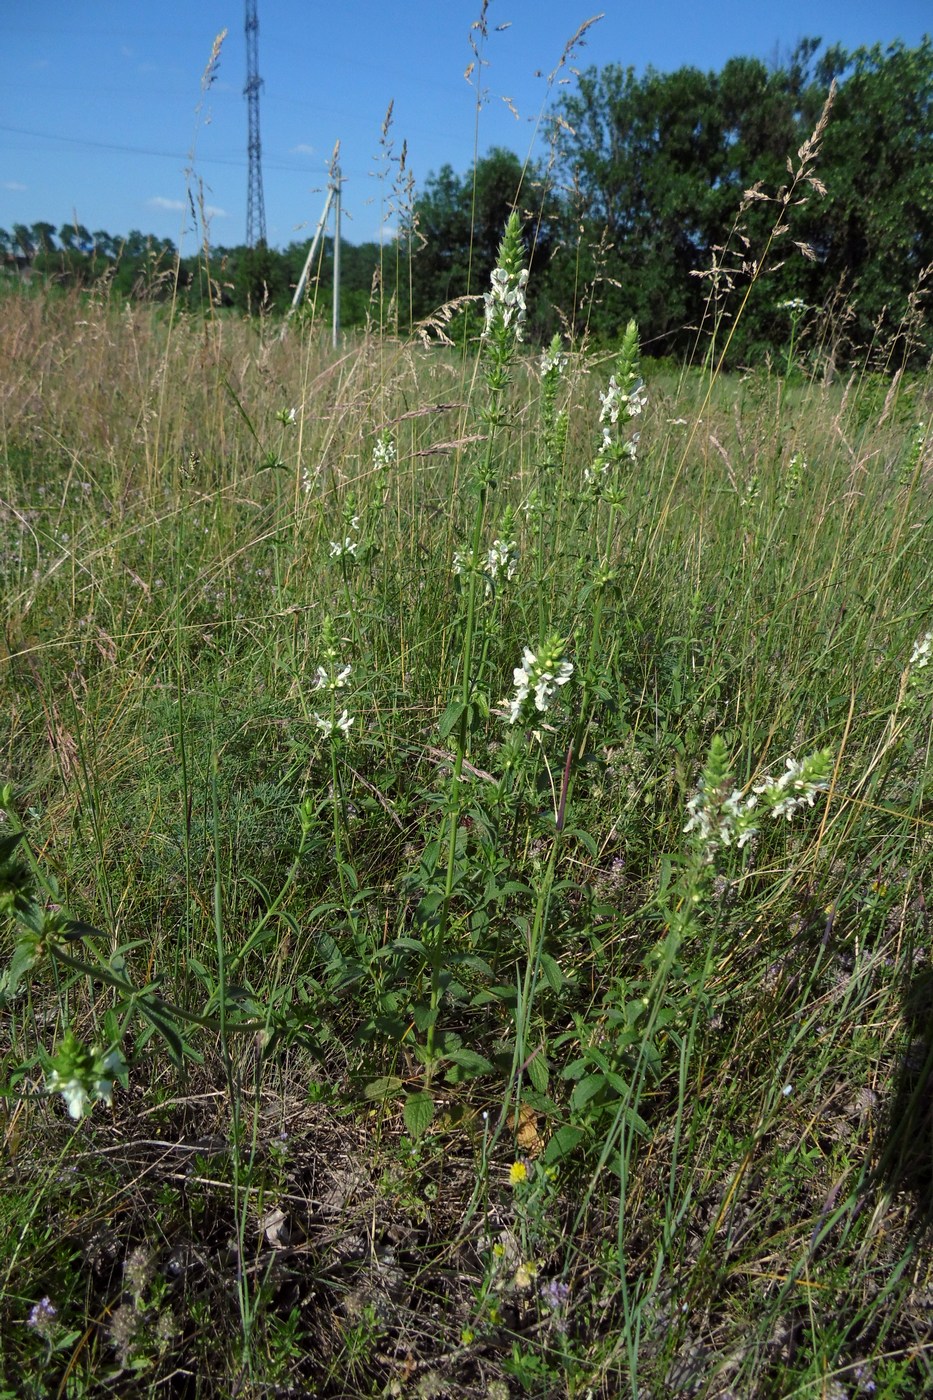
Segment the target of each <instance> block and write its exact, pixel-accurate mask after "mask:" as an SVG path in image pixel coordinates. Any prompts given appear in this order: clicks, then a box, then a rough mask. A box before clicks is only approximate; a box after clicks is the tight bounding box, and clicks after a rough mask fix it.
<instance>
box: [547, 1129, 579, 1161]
mask: <svg viewBox="0 0 933 1400" xmlns="http://www.w3.org/2000/svg"><path fill="white" fill-rule="evenodd" d="M585 1136H586V1135H585V1133H584V1131H583V1129H582V1128H577V1127H574V1125H573V1124H572V1123H565V1124H564V1126H563V1127H562V1128H558V1129H557V1132H556V1133H555V1134H554V1136H553V1137H552V1138H551V1140H550V1142H549V1143H548V1145H547V1147H546V1148H545V1149H544V1157H543V1158H542V1160H543V1162H544V1165H545V1166H546V1167H552V1166H554V1165H555V1163H557V1162H562V1161H563V1160H564V1158H565V1157H569V1156H570V1154H571V1152H574V1151H575V1150H576V1148H577V1147H578V1146H579V1145H580V1143H581V1141H582V1140H583V1138H584V1137H585Z"/></svg>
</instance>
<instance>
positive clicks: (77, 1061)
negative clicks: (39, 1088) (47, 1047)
mask: <svg viewBox="0 0 933 1400" xmlns="http://www.w3.org/2000/svg"><path fill="white" fill-rule="evenodd" d="M125 1069H126V1061H125V1060H124V1058H123V1055H122V1053H121V1051H120V1050H119V1049H115V1050H110V1051H108V1052H107V1054H104V1053H103V1052H102V1051H101V1050H97V1049H95V1050H88V1049H87V1047H86V1046H84V1045H82V1044H81V1042H80V1041H78V1040H77V1039H76V1038H75V1037H74V1035H72V1033H71V1032H70V1031H69V1032H68V1033H67V1034H66V1036H65V1039H64V1041H63V1043H62V1046H61V1048H60V1050H59V1052H58V1055H57V1056H56V1058H55V1061H54V1062H53V1068H52V1071H51V1073H50V1074H49V1076H48V1078H47V1079H46V1082H45V1088H46V1093H49V1094H61V1096H62V1098H63V1099H64V1100H65V1103H66V1105H67V1107H68V1113H69V1115H70V1117H72V1118H73V1119H74V1120H75V1121H76V1122H77V1121H79V1120H80V1119H82V1118H83V1117H84V1115H85V1113H86V1112H87V1110H88V1108H89V1107H92V1106H93V1105H94V1103H95V1102H96V1101H97V1100H98V1099H99V1100H101V1102H103V1103H105V1104H106V1105H107V1106H108V1108H110V1107H112V1106H113V1086H114V1081H115V1079H116V1077H117V1075H118V1074H120V1073H121V1072H122V1071H124V1070H125Z"/></svg>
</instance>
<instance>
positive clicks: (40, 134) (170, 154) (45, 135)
mask: <svg viewBox="0 0 933 1400" xmlns="http://www.w3.org/2000/svg"><path fill="white" fill-rule="evenodd" d="M0 131H8V132H10V133H12V134H13V135H14V136H31V137H33V138H34V139H36V140H39V141H61V142H62V143H63V144H65V145H68V146H80V147H81V148H82V149H83V150H89V151H115V152H117V153H118V154H119V155H128V156H154V157H157V158H158V159H160V160H180V161H189V162H190V161H191V160H192V159H194V163H195V164H196V165H233V166H236V168H237V169H238V170H242V169H243V166H244V165H246V164H247V162H246V161H245V160H243V158H242V156H197V157H194V158H192V156H191V154H190V152H189V154H188V155H182V154H181V153H180V152H178V151H156V150H153V149H152V147H150V146H122V145H119V144H118V143H117V142H115V141H94V140H91V139H90V138H89V137H83V136H60V135H59V134H58V133H57V132H53V131H30V130H28V129H27V128H26V127H23V126H3V125H0ZM266 165H267V166H268V168H269V169H270V170H287V171H289V172H292V173H296V174H301V175H315V176H316V177H317V178H319V179H321V180H323V179H324V176H325V172H324V171H311V170H309V169H308V167H307V166H306V165H290V164H288V163H287V162H285V161H267V162H266Z"/></svg>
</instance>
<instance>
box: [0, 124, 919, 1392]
mask: <svg viewBox="0 0 933 1400" xmlns="http://www.w3.org/2000/svg"><path fill="white" fill-rule="evenodd" d="M818 145H819V139H818V138H817V141H816V142H815V143H814V145H813V147H812V148H811V149H810V150H809V151H806V152H804V153H802V154H801V156H800V157H799V158H798V159H799V162H800V164H799V168H798V171H797V174H796V175H795V176H794V177H793V179H794V180H796V181H798V182H800V187H801V189H802V187H803V184H804V183H805V182H806V180H807V179H808V178H809V175H810V174H811V173H812V170H813V161H814V160H815V158H816V154H817V149H818ZM793 188H794V186H793V184H792V186H791V190H792V191H793ZM789 200H790V196H788V197H787V199H786V200H785V203H784V205H780V201H779V206H780V208H779V213H780V211H781V210H782V209H784V208H785V207H786V206H787V204H788V202H789ZM781 217H783V214H781ZM527 262H528V246H527V240H526V239H524V238H523V236H522V230H521V228H520V224H519V221H518V220H517V219H516V220H513V221H511V222H510V225H509V228H508V230H507V231H506V234H505V237H504V239H503V242H502V246H501V249H500V252H499V257H498V265H497V268H496V270H495V272H494V273H493V276H492V279H491V281H490V282H489V283H487V288H488V290H487V292H486V295H485V297H484V298H483V299H482V300H481V301H480V302H479V303H478V304H477V307H476V314H475V317H474V319H473V333H472V335H471V336H470V337H468V338H467V340H466V342H465V343H463V344H450V343H446V344H445V343H444V340H445V336H444V334H443V331H444V325H445V320H444V318H443V317H440V318H435V319H434V320H432V321H431V323H430V324H428V325H426V326H424V327H423V328H422V330H423V332H424V334H423V336H414V337H411V338H407V337H406V338H397V337H392V336H390V335H387V334H384V333H379V334H376V333H369V334H366V333H361V334H359V335H358V336H357V337H355V338H352V339H346V340H345V342H344V344H343V346H342V348H341V349H340V350H339V351H337V352H334V351H332V350H331V349H330V348H329V345H328V335H327V330H326V328H325V327H322V326H320V325H319V324H318V323H316V321H315V319H314V318H313V317H312V316H307V317H306V316H302V317H299V318H296V319H295V320H293V321H290V322H284V323H283V322H282V321H279V320H274V319H271V318H255V319H252V320H247V319H234V318H232V317H220V316H217V315H214V314H211V313H208V314H206V315H200V314H199V315H194V314H191V313H189V312H183V311H181V310H178V309H177V308H176V309H175V310H174V311H173V310H172V309H171V308H165V307H161V306H146V305H129V304H127V305H124V306H122V307H120V306H118V305H116V304H115V303H114V302H112V301H111V300H110V299H109V298H108V297H107V296H106V295H103V294H101V295H100V296H95V295H93V294H91V295H88V294H84V293H80V292H79V291H77V290H74V289H71V290H66V291H64V292H60V293H59V294H58V295H55V296H49V295H47V294H45V293H44V292H43V291H41V290H37V289H28V288H26V289H22V288H15V287H14V288H7V289H6V290H5V291H4V295H3V298H2V301H0V317H2V325H3V334H2V337H0V395H2V398H0V570H2V578H3V596H4V642H3V657H2V669H0V686H2V699H3V706H2V713H3V753H4V757H3V763H2V769H3V773H4V774H5V781H6V786H5V787H4V789H3V793H2V802H3V813H4V818H3V824H2V826H0V862H2V865H0V881H2V900H3V905H4V912H5V915H6V932H5V971H4V974H3V980H2V983H0V996H2V1002H3V1031H2V1042H0V1045H2V1055H3V1071H2V1080H3V1083H4V1085H5V1086H6V1087H5V1091H4V1096H3V1099H2V1107H0V1125H2V1131H3V1159H2V1162H3V1165H2V1171H3V1180H2V1192H0V1212H2V1230H0V1277H2V1287H0V1335H2V1337H3V1339H4V1341H3V1347H2V1349H0V1395H8V1396H11V1397H12V1396H22V1395H29V1396H37V1397H38V1396H47V1395H48V1396H53V1395H62V1396H65V1395H67V1396H85V1395H87V1396H96V1395H107V1394H111V1395H119V1396H127V1395H136V1394H139V1395H143V1394H153V1395H156V1394H160V1395H162V1394H167V1395H178V1396H229V1395H242V1396H273V1395H283V1396H284V1395H313V1396H321V1397H325V1396H332V1397H337V1396H341V1397H351V1396H363V1395H373V1396H404V1397H428V1396H448V1395H449V1396H463V1397H477V1398H478V1397H488V1400H505V1397H508V1396H510V1395H512V1396H519V1395H532V1396H540V1397H546V1396H548V1397H549V1396H561V1395H567V1396H576V1397H583V1396H593V1397H596V1396H599V1397H606V1400H609V1397H614V1396H620V1395H631V1396H633V1397H643V1396H657V1397H661V1396H699V1395H703V1396H719V1397H722V1398H723V1400H725V1397H727V1396H735V1397H746V1396H758V1395H761V1396H769V1395H771V1396H788V1397H789V1396H833V1397H841V1396H859V1395H869V1394H871V1395H874V1396H876V1397H880V1396H885V1397H891V1398H892V1400H893V1397H909V1396H915V1395H917V1394H920V1393H922V1392H923V1391H924V1390H926V1389H928V1388H929V1387H930V1386H931V1383H933V1363H931V1328H930V1317H931V1309H933V1274H931V1269H930V1255H929V1251H928V1245H929V1231H930V1224H931V1220H930V1213H931V1206H933V1195H931V1191H933V1156H931V1144H933V1102H931V1096H930V1085H931V1074H933V1033H931V1025H933V1021H931V1010H933V970H931V964H930V956H929V949H930V915H929V910H928V902H929V899H930V888H931V884H930V882H931V871H930V869H928V866H929V865H930V863H931V856H933V845H931V830H933V820H931V816H930V812H931V806H930V805H929V804H928V801H927V790H928V787H929V788H930V791H931V803H933V767H931V762H930V739H931V719H933V666H931V665H930V660H931V656H933V620H931V614H930V590H929V568H928V560H929V557H930V550H931V545H933V497H931V491H930V473H931V450H930V436H929V431H928V427H927V425H928V424H929V422H930V415H931V411H933V383H931V380H930V377H929V373H928V371H923V370H919V371H917V372H914V373H904V372H903V370H902V369H900V368H897V366H892V365H891V364H890V363H889V362H887V361H886V359H885V346H884V345H883V344H882V343H880V342H879V343H878V344H876V345H874V346H873V349H872V359H871V360H870V361H868V362H866V363H865V364H864V365H857V366H855V367H854V368H853V369H852V371H851V372H850V373H847V374H846V375H844V376H840V375H836V374H834V373H833V372H832V366H833V363H834V358H833V355H832V353H831V352H832V348H833V343H834V342H833V335H834V323H833V322H832V321H830V320H827V321H825V323H821V324H820V325H819V326H813V327H811V328H809V329H810V336H811V339H810V340H809V341H803V342H801V341H800V340H795V338H794V337H795V333H796V331H797V329H798V323H797V321H796V320H794V318H793V315H790V316H789V320H788V339H787V347H786V354H785V355H784V356H783V358H782V359H781V361H780V363H778V364H775V363H773V362H771V361H770V360H764V359H763V360H762V361H761V362H759V363H753V364H750V365H748V366H747V367H745V368H744V369H743V370H742V372H741V373H735V374H730V375H726V374H723V373H721V372H720V364H721V354H722V351H723V349H724V348H725V347H724V344H723V340H724V338H726V337H727V336H728V334H729V328H730V325H731V324H734V323H735V322H737V321H739V320H740V318H741V308H742V304H743V303H742V292H741V288H739V290H738V291H737V292H736V297H735V301H734V302H733V303H732V304H731V305H732V315H733V320H732V321H731V322H730V321H728V320H724V319H723V317H722V308H721V306H720V303H719V302H718V300H716V299H715V298H711V300H710V301H709V303H708V305H709V316H710V319H709V321H708V323H707V325H706V326H705V327H704V328H703V330H702V332H701V336H700V339H699V340H698V350H697V353H696V356H695V358H694V362H693V364H692V365H688V366H686V367H682V368H679V367H677V366H674V365H673V364H672V363H670V362H652V361H651V360H649V359H643V358H642V357H641V353H640V347H639V343H638V331H637V328H636V326H635V325H634V323H633V324H630V325H629V326H628V327H627V328H626V329H625V330H624V332H623V333H622V334H620V335H619V336H618V338H617V339H616V342H615V343H614V344H612V345H609V346H607V345H606V343H605V342H603V343H601V344H599V345H594V344H591V343H590V342H588V341H587V339H586V338H585V337H584V338H582V339H573V340H572V341H568V340H566V339H562V338H561V337H560V335H558V336H556V337H555V339H554V340H553V341H552V342H551V343H550V344H549V345H547V346H545V347H541V346H537V347H535V346H533V345H532V344H530V343H529V341H528V340H526V339H525V338H523V337H524V331H525V328H526V324H527V323H526V320H525V312H526V305H527V306H528V307H531V306H532V305H533V302H534V297H535V285H534V278H533V274H532V276H531V277H529V275H528V272H527ZM753 278H754V280H755V281H756V283H757V282H758V281H759V280H760V281H761V283H762V285H764V286H765V287H766V286H767V262H766V261H765V260H764V259H763V258H762V260H761V261H760V262H759V264H758V265H757V267H756V268H755V270H754V272H753ZM717 296H718V292H717ZM914 313H915V314H916V315H918V316H919V314H920V312H919V310H918V309H917V306H915V307H914ZM446 324H449V322H448V323H446ZM717 335H718V336H719V340H718V341H717V339H716V336H717ZM811 351H812V352H813V353H812V354H811ZM816 365H819V366H820V370H821V372H820V373H816V372H814V367H815V366H816ZM895 369H896V370H897V372H893V371H894V370H895Z"/></svg>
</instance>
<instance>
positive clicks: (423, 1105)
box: [404, 1089, 434, 1137]
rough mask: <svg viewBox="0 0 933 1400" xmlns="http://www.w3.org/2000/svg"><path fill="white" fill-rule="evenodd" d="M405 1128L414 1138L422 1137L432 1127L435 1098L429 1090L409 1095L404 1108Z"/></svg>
mask: <svg viewBox="0 0 933 1400" xmlns="http://www.w3.org/2000/svg"><path fill="white" fill-rule="evenodd" d="M404 1117H405V1127H406V1128H407V1129H408V1131H409V1132H410V1133H411V1135H412V1137H421V1136H423V1134H424V1133H426V1132H427V1130H428V1128H429V1127H430V1126H431V1119H432V1118H433V1117H434V1098H433V1096H432V1095H431V1094H429V1093H428V1092H427V1090H424V1089H423V1090H422V1091H421V1093H420V1094H409V1095H408V1098H407V1099H406V1100H405V1108H404Z"/></svg>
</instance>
